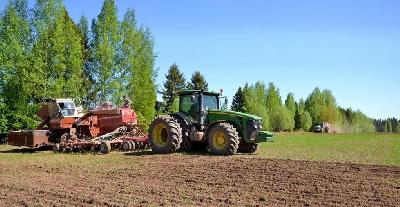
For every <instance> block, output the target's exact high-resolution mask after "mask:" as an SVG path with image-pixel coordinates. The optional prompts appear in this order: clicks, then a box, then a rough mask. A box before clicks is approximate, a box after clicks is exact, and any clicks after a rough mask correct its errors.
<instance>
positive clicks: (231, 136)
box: [207, 123, 239, 155]
mask: <svg viewBox="0 0 400 207" xmlns="http://www.w3.org/2000/svg"><path fill="white" fill-rule="evenodd" d="M207 140H208V146H209V149H210V151H211V153H212V154H215V155H233V154H235V153H236V151H237V149H238V147H239V134H238V132H237V131H236V129H235V128H234V127H233V126H232V125H231V124H228V123H219V124H217V125H215V126H213V127H212V128H211V130H210V131H209V132H208V134H207Z"/></svg>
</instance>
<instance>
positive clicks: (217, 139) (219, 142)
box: [212, 132, 226, 149]
mask: <svg viewBox="0 0 400 207" xmlns="http://www.w3.org/2000/svg"><path fill="white" fill-rule="evenodd" d="M212 143H213V145H214V147H215V148H217V149H224V147H225V144H226V136H225V133H223V132H215V133H214V134H213V136H212Z"/></svg>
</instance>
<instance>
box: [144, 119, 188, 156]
mask: <svg viewBox="0 0 400 207" xmlns="http://www.w3.org/2000/svg"><path fill="white" fill-rule="evenodd" d="M148 134H149V142H150V145H151V149H152V151H153V152H155V153H162V154H166V153H173V152H175V151H176V150H178V149H179V147H180V145H181V143H182V128H181V126H180V125H179V123H178V121H177V120H175V119H174V118H173V117H171V116H169V115H162V116H158V117H156V118H155V119H154V120H153V122H152V123H151V124H150V127H149V131H148Z"/></svg>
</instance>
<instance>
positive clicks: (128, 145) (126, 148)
mask: <svg viewBox="0 0 400 207" xmlns="http://www.w3.org/2000/svg"><path fill="white" fill-rule="evenodd" d="M121 149H122V150H123V151H125V152H127V151H131V150H132V144H131V142H130V141H126V140H125V141H123V142H122V145H121Z"/></svg>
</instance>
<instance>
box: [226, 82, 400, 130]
mask: <svg viewBox="0 0 400 207" xmlns="http://www.w3.org/2000/svg"><path fill="white" fill-rule="evenodd" d="M231 110H234V111H240V112H247V113H252V114H256V115H258V116H260V117H262V118H263V120H264V123H263V125H264V128H265V129H269V130H271V131H312V130H313V127H314V126H315V125H317V124H321V123H323V122H328V123H330V124H331V126H332V128H333V130H334V131H337V132H352V133H362V132H375V131H376V132H398V131H399V126H400V122H399V120H397V119H395V118H390V119H387V120H376V119H372V118H369V117H368V116H367V115H365V114H364V113H362V112H361V111H360V110H356V111H355V110H353V109H351V108H347V109H345V108H342V107H340V106H338V105H337V103H336V99H335V97H334V96H333V94H332V92H331V91H330V90H326V89H325V90H322V91H321V90H320V89H319V88H318V87H317V88H315V89H314V90H313V91H312V92H311V93H310V94H309V95H308V97H307V98H306V99H305V100H304V99H303V98H301V99H300V100H298V101H296V100H295V98H294V94H293V93H289V94H287V96H286V99H285V101H284V102H283V101H282V98H281V96H280V93H279V89H278V88H277V87H276V86H275V85H274V84H273V83H269V84H268V86H266V85H265V84H264V83H263V82H256V83H255V84H253V85H249V84H246V85H245V86H244V87H243V88H242V87H239V89H238V90H237V92H236V94H235V96H234V97H233V103H232V106H231Z"/></svg>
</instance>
